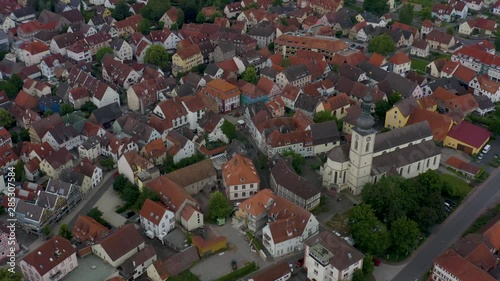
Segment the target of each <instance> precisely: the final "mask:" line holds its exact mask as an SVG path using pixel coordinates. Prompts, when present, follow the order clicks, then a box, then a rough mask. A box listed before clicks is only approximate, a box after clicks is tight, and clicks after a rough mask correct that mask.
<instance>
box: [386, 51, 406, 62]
mask: <svg viewBox="0 0 500 281" xmlns="http://www.w3.org/2000/svg"><path fill="white" fill-rule="evenodd" d="M389 61H390V62H392V63H393V64H404V63H410V62H411V60H410V57H408V55H407V54H406V53H403V52H399V53H397V54H395V55H393V56H392V57H391V58H390V59H389Z"/></svg>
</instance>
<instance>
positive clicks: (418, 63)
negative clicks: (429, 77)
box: [411, 59, 429, 73]
mask: <svg viewBox="0 0 500 281" xmlns="http://www.w3.org/2000/svg"><path fill="white" fill-rule="evenodd" d="M428 64H429V62H428V61H424V60H417V59H412V60H411V69H414V70H419V71H422V72H424V73H425V67H426V66H427V65H428Z"/></svg>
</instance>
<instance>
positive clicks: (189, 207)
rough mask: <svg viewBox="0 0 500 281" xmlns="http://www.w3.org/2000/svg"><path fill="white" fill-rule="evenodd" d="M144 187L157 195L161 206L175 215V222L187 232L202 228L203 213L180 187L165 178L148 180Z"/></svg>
mask: <svg viewBox="0 0 500 281" xmlns="http://www.w3.org/2000/svg"><path fill="white" fill-rule="evenodd" d="M146 186H147V187H148V188H149V189H151V190H152V191H154V192H156V193H158V194H159V196H160V200H161V201H162V202H163V204H165V206H167V209H168V210H170V211H172V212H173V213H174V214H175V219H176V221H178V222H180V224H181V226H182V227H183V228H185V229H186V230H187V231H192V230H194V229H197V228H200V227H203V224H204V223H203V213H201V211H200V208H199V205H198V203H197V202H196V200H195V199H194V198H193V197H191V195H189V193H187V192H186V191H185V190H184V189H183V188H182V187H180V186H179V185H177V184H176V183H174V182H173V181H171V180H170V179H168V178H167V177H166V176H159V177H157V178H155V179H153V180H150V181H148V182H147V183H146Z"/></svg>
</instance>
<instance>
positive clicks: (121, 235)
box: [98, 224, 144, 261]
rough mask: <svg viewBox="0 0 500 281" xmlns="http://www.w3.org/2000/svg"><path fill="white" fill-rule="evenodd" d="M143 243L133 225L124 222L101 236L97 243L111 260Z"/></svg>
mask: <svg viewBox="0 0 500 281" xmlns="http://www.w3.org/2000/svg"><path fill="white" fill-rule="evenodd" d="M123 241H127V243H123ZM143 243H144V238H142V236H141V235H140V234H139V231H138V230H137V229H136V228H135V226H134V225H133V224H126V225H124V226H122V227H120V228H118V229H117V230H116V231H114V232H113V233H111V234H110V235H108V236H106V237H105V238H103V239H102V240H101V241H99V243H98V244H99V245H101V246H102V248H103V249H104V251H105V252H106V253H107V254H108V256H109V257H110V259H111V260H112V261H116V260H118V259H119V258H121V257H123V256H124V255H125V254H127V253H128V252H130V251H132V250H133V249H134V248H137V247H139V246H140V245H141V244H143Z"/></svg>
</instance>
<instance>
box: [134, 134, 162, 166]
mask: <svg viewBox="0 0 500 281" xmlns="http://www.w3.org/2000/svg"><path fill="white" fill-rule="evenodd" d="M140 155H141V156H142V157H144V158H146V159H150V160H151V161H152V162H153V164H155V165H160V166H163V165H164V164H165V160H166V159H167V147H166V146H165V144H164V143H163V140H162V139H161V138H160V139H157V140H154V141H152V142H150V143H148V144H146V145H144V146H143V147H142V149H141V151H140Z"/></svg>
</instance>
